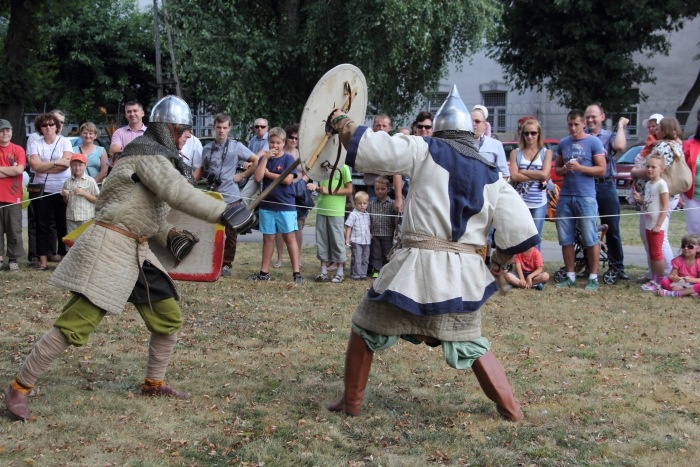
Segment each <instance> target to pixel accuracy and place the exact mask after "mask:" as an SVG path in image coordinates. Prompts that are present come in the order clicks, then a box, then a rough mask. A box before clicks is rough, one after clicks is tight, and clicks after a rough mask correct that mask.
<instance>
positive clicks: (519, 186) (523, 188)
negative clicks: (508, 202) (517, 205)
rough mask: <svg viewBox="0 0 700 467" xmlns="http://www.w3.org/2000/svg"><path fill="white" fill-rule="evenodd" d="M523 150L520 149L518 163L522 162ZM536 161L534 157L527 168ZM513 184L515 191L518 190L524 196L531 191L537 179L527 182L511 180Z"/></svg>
mask: <svg viewBox="0 0 700 467" xmlns="http://www.w3.org/2000/svg"><path fill="white" fill-rule="evenodd" d="M521 154H522V152H521V151H520V150H518V156H517V157H518V165H519V164H520V160H521V159H520V158H521ZM533 162H535V158H534V157H533V158H532V160H531V161H530V163H529V164H528V165H527V167H525V170H529V169H530V167H531V166H532V163H533ZM510 184H511V186H512V187H513V189H514V190H515V191H517V192H518V194H519V195H520V197H521V198H522V197H523V196H525V195H526V194H527V192H528V191H530V187H531V186H532V185H534V184H535V180H529V181H527V182H511V183H510Z"/></svg>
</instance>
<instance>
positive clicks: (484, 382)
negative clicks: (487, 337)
mask: <svg viewBox="0 0 700 467" xmlns="http://www.w3.org/2000/svg"><path fill="white" fill-rule="evenodd" d="M472 370H474V374H475V375H476V379H477V380H478V381H479V385H480V386H481V389H482V390H483V391H484V393H485V394H486V397H488V398H489V399H491V400H492V401H494V402H495V403H496V406H497V410H498V413H499V414H501V416H502V417H504V418H506V419H508V420H511V421H513V422H517V421H518V420H522V419H523V412H522V410H520V404H519V403H518V401H516V400H515V396H513V389H512V388H511V387H510V383H509V382H508V377H507V376H506V374H505V372H504V371H503V367H502V366H501V364H500V363H499V362H498V359H497V358H496V356H495V355H494V354H493V352H491V351H490V350H489V351H488V352H486V353H485V354H484V355H483V356H482V357H481V358H479V359H478V360H476V361H475V362H474V364H473V365H472Z"/></svg>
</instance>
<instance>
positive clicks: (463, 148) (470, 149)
mask: <svg viewBox="0 0 700 467" xmlns="http://www.w3.org/2000/svg"><path fill="white" fill-rule="evenodd" d="M433 138H437V139H439V140H441V141H444V142H445V144H447V145H448V146H450V147H451V148H452V149H454V150H455V151H457V152H458V153H460V154H462V155H463V156H466V157H471V158H473V159H478V160H480V161H481V162H483V163H484V164H486V165H488V166H489V167H496V164H494V162H493V161H489V160H487V159H485V158H484V156H482V155H481V154H479V150H478V149H477V148H476V146H475V145H474V133H472V132H470V131H457V130H443V131H436V132H435V133H433Z"/></svg>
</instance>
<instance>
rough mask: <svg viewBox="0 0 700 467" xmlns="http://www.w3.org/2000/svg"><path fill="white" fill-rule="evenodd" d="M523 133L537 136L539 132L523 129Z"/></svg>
mask: <svg viewBox="0 0 700 467" xmlns="http://www.w3.org/2000/svg"><path fill="white" fill-rule="evenodd" d="M523 134H524V135H525V136H537V135H539V134H540V132H539V131H523Z"/></svg>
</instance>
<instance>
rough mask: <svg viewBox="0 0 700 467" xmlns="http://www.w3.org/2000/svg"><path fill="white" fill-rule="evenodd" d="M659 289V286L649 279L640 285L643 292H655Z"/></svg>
mask: <svg viewBox="0 0 700 467" xmlns="http://www.w3.org/2000/svg"><path fill="white" fill-rule="evenodd" d="M660 289H661V286H660V285H659V284H657V283H656V282H655V281H653V280H652V281H649V282H647V283H646V284H644V285H643V286H642V290H643V291H645V292H657V291H659V290H660Z"/></svg>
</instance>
